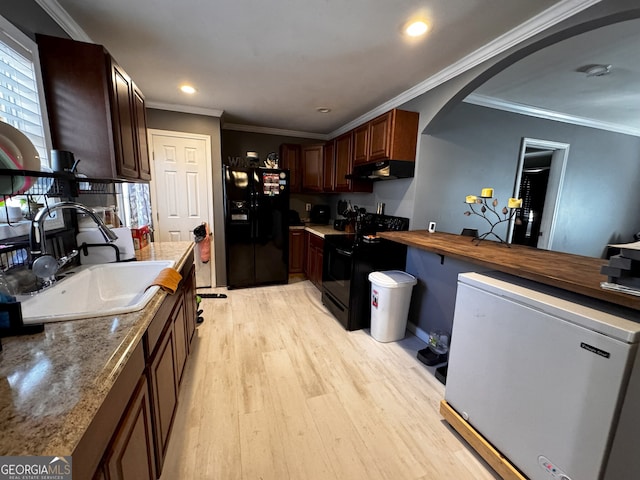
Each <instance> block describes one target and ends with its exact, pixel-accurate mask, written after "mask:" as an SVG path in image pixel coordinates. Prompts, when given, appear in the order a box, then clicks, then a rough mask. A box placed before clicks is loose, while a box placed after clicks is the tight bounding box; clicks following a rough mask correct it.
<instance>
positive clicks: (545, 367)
mask: <svg viewBox="0 0 640 480" xmlns="http://www.w3.org/2000/svg"><path fill="white" fill-rule="evenodd" d="M531 296H532V297H534V296H535V292H533V291H532V292H531ZM578 310H579V309H577V308H576V311H578ZM574 313H575V312H574ZM636 348H637V346H636V345H630V344H628V343H625V342H622V341H620V340H615V339H612V338H610V337H607V336H605V335H602V334H600V333H596V332H594V331H592V330H589V329H587V328H584V327H582V326H579V325H576V324H575V323H569V322H566V321H564V320H563V319H562V318H559V317H557V316H554V315H550V314H548V313H544V312H542V311H540V310H538V309H535V308H531V307H529V306H527V305H525V304H523V303H522V302H519V301H514V300H512V299H510V298H509V291H507V290H505V291H502V292H500V293H496V290H495V288H494V289H493V293H489V292H487V291H485V290H483V289H482V288H478V287H477V286H470V285H466V284H464V283H458V293H457V297H456V307H455V315H454V322H453V332H452V336H451V351H450V358H449V368H448V375H447V384H446V393H445V399H446V401H447V402H448V403H449V404H450V405H451V406H452V407H453V408H454V409H455V410H456V411H457V412H458V413H460V414H461V415H462V416H463V418H467V419H468V422H469V423H470V424H471V425H472V426H473V427H474V428H475V429H476V430H478V431H479V432H480V434H482V435H483V436H484V437H485V438H486V439H487V440H488V441H489V442H490V443H492V444H493V445H494V446H495V447H496V448H497V449H498V450H499V451H500V452H502V454H504V455H505V457H506V458H508V459H509V460H510V461H511V462H512V463H513V464H514V465H515V466H516V467H517V468H519V469H520V470H521V471H522V472H523V473H524V474H525V475H526V476H527V477H528V478H530V479H532V480H537V479H539V480H548V479H549V478H551V477H550V476H549V473H548V472H546V471H545V467H544V466H543V465H542V464H543V463H544V462H545V461H546V460H544V459H548V462H550V463H551V464H553V465H554V466H555V467H556V468H558V469H559V470H560V471H562V472H564V473H565V474H566V475H567V476H568V478H570V479H573V480H596V479H598V478H600V475H601V473H602V469H603V467H604V464H605V462H606V459H607V452H608V448H609V442H610V435H611V434H612V429H613V427H612V426H613V425H614V424H615V420H616V419H617V415H618V412H619V406H620V403H621V396H622V392H621V390H622V388H623V385H625V383H626V380H627V377H628V362H629V357H630V355H633V354H635V351H636Z"/></svg>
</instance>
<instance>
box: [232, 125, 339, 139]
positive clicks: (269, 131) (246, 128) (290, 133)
mask: <svg viewBox="0 0 640 480" xmlns="http://www.w3.org/2000/svg"><path fill="white" fill-rule="evenodd" d="M222 130H235V131H237V132H250V133H264V134H266V135H281V136H283V137H296V138H313V139H315V140H323V141H327V140H329V138H330V137H329V135H326V134H322V133H310V132H299V131H297V130H283V129H280V128H270V127H256V126H253V125H241V124H238V123H224V124H223V125H222Z"/></svg>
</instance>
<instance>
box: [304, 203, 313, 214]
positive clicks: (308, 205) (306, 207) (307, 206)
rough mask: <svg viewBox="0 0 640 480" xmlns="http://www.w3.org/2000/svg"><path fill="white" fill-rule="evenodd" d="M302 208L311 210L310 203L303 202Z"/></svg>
mask: <svg viewBox="0 0 640 480" xmlns="http://www.w3.org/2000/svg"><path fill="white" fill-rule="evenodd" d="M304 208H305V210H306V211H307V212H310V211H311V204H310V203H307V204H305V206H304Z"/></svg>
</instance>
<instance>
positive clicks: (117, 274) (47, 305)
mask: <svg viewBox="0 0 640 480" xmlns="http://www.w3.org/2000/svg"><path fill="white" fill-rule="evenodd" d="M174 263H175V262H173V261H169V260H166V261H162V260H158V261H146V262H142V261H139V262H123V263H108V264H101V265H90V266H84V267H80V268H78V269H77V270H75V271H71V272H69V273H67V274H66V276H65V278H63V279H62V280H59V281H58V283H56V284H55V285H53V286H52V287H50V288H48V289H46V290H44V291H42V292H40V293H37V294H35V295H32V296H20V297H18V300H20V301H21V303H22V319H23V321H24V323H25V324H33V323H47V322H61V321H66V320H78V319H80V318H88V317H100V316H107V315H108V316H113V315H120V314H123V313H130V312H135V311H137V310H141V309H142V308H144V306H145V305H146V304H147V303H148V302H149V300H151V298H152V297H153V296H154V295H155V293H156V292H157V291H158V289H159V288H160V287H158V286H153V287H150V288H148V289H147V287H149V285H151V283H152V282H153V281H154V279H155V278H156V276H157V275H158V273H160V271H161V270H162V269H163V268H167V267H173V266H174Z"/></svg>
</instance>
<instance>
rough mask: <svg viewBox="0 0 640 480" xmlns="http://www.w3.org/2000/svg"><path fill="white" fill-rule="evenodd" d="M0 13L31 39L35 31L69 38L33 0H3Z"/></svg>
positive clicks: (0, 3)
mask: <svg viewBox="0 0 640 480" xmlns="http://www.w3.org/2000/svg"><path fill="white" fill-rule="evenodd" d="M0 15H2V16H3V17H4V18H6V19H7V20H9V21H10V22H11V23H13V24H14V25H15V26H16V27H18V28H19V29H20V30H22V32H23V33H24V34H25V35H27V36H28V37H29V38H31V39H32V40H35V38H36V35H35V34H36V33H42V34H44V35H52V36H54V37H63V38H69V36H68V35H67V34H66V33H65V31H64V30H62V28H60V26H59V25H58V24H57V23H56V22H55V21H54V20H53V19H52V18H51V17H50V16H49V15H48V14H47V13H46V12H45V11H44V10H42V8H40V6H39V5H38V4H37V3H36V2H35V1H33V0H3V1H2V2H0Z"/></svg>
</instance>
